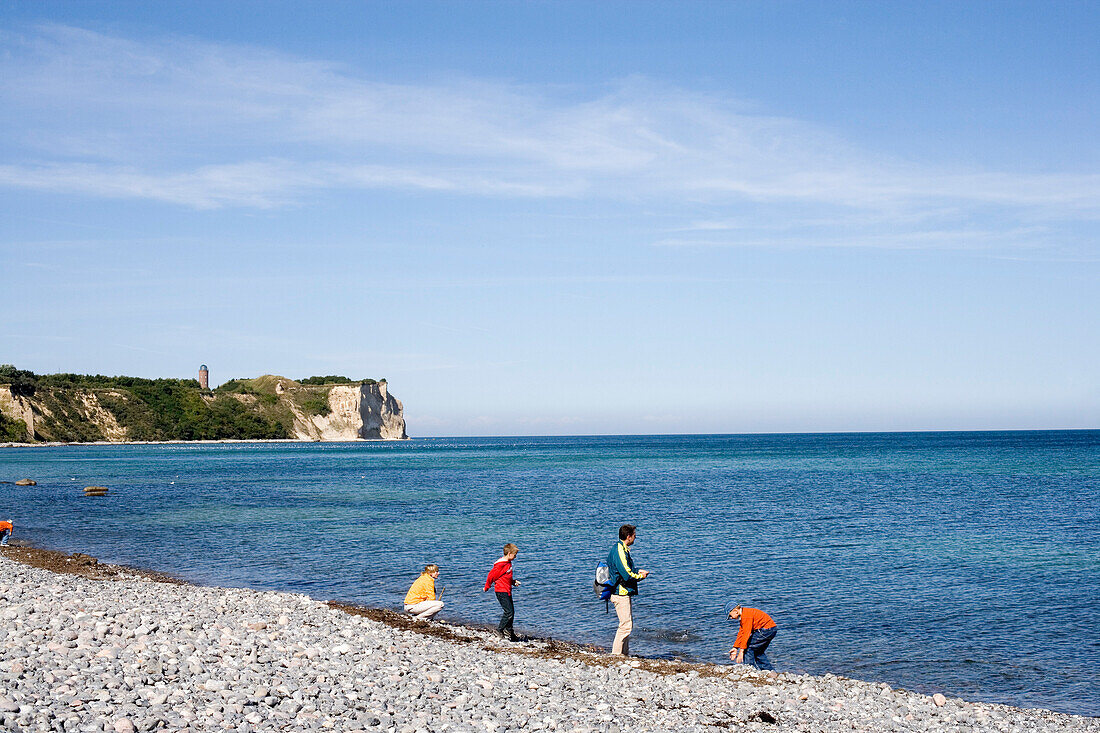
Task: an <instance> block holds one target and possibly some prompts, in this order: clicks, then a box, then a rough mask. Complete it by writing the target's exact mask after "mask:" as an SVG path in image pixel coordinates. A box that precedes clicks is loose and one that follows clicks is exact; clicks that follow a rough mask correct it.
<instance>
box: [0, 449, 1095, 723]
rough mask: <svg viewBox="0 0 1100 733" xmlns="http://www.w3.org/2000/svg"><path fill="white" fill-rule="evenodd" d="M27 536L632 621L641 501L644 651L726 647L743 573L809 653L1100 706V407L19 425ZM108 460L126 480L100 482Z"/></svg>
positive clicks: (601, 622)
mask: <svg viewBox="0 0 1100 733" xmlns="http://www.w3.org/2000/svg"><path fill="white" fill-rule="evenodd" d="M23 477H30V478H34V479H36V480H37V481H38V486H36V487H31V488H16V487H14V486H7V485H5V486H0V499H2V503H0V514H11V515H12V517H13V519H14V520H15V524H16V537H17V538H21V539H26V540H29V541H32V542H34V543H36V544H39V545H42V546H47V547H55V548H58V549H62V550H66V551H82V552H88V553H90V554H93V555H96V556H98V557H100V558H101V559H103V560H105V561H108V562H120V563H128V564H132V565H139V566H143V567H148V568H152V569H156V570H163V571H167V572H172V573H175V574H177V575H180V576H182V577H185V578H188V579H190V580H193V581H196V582H200V583H207V584H226V585H248V586H252V587H258V588H271V589H280V590H291V591H297V592H303V593H308V594H310V595H312V596H314V597H317V598H322V599H330V598H332V599H340V600H345V601H351V602H356V603H363V604H369V605H381V606H397V605H398V604H399V603H400V601H401V599H402V598H403V596H404V592H405V590H406V589H407V587H408V585H409V584H410V583H411V582H412V580H413V579H414V578H415V576H416V574H417V571H418V568H419V567H420V566H422V565H423V564H425V563H428V562H435V563H438V564H440V565H441V566H442V567H443V573H442V577H441V578H440V584H441V585H444V586H446V588H447V590H446V592H445V594H444V600H445V601H446V602H447V608H446V609H445V610H444V612H443V615H442V617H443V618H451V619H454V620H459V621H464V622H475V623H486V624H489V623H494V624H495V621H496V618H497V617H498V616H499V607H498V606H497V604H496V600H495V598H494V597H493V594H492V593H482V592H481V588H482V586H483V583H484V577H485V573H486V572H487V571H488V569H489V567H490V566H491V564H492V562H493V561H494V560H495V559H496V558H497V557H499V556H500V547H501V545H503V544H504V543H505V542H508V541H512V542H515V543H516V544H518V545H519V546H520V548H521V551H520V556H519V559H518V560H517V562H516V577H517V578H518V579H520V580H521V581H522V587H520V588H518V589H517V590H516V592H515V601H516V626H517V628H518V629H520V630H521V631H526V632H528V633H532V634H549V635H553V636H558V637H563V638H569V639H573V640H577V641H582V642H593V643H598V644H601V645H610V641H611V637H612V635H613V633H614V627H615V616H614V612H612V613H611V614H609V615H605V611H604V604H602V603H600V602H598V601H596V600H595V597H594V595H593V593H592V580H591V577H592V571H593V568H594V566H595V564H596V562H597V561H599V560H602V559H604V558H605V557H606V556H607V553H608V550H609V549H610V547H611V546H612V545H613V544H614V539H615V532H616V530H617V528H618V526H619V524H621V523H623V522H632V523H634V524H637V525H638V541H637V544H636V545H635V548H634V556H635V558H636V560H637V562H638V564H639V566H640V567H643V568H646V569H648V570H650V571H651V572H652V576H651V577H650V578H649V579H647V580H646V581H644V582H643V583H642V595H641V597H640V599H639V600H638V602H637V605H636V610H635V623H636V626H637V628H636V631H635V635H634V639H633V643H632V651H633V652H635V653H639V654H644V655H661V656H678V657H683V658H688V659H699V660H708V661H722V660H724V659H727V657H726V654H727V652H728V650H729V647H730V646H731V644H732V641H733V637H734V635H735V632H736V629H735V628H734V627H733V626H732V625H728V624H724V623H723V622H722V620H721V618H720V616H721V608H722V604H723V603H724V601H725V600H726V599H727V598H728V597H731V596H732V597H736V598H738V599H741V600H742V601H743V602H744V603H745V604H746V605H752V606H757V607H760V608H763V609H765V610H767V611H768V612H769V613H770V614H771V615H772V616H773V617H774V618H775V620H776V621H777V623H778V624H779V633H778V635H777V636H776V640H775V641H774V642H773V643H772V647H771V649H769V656H770V657H771V658H772V660H773V661H774V662H775V664H776V665H777V666H778V667H779V668H781V669H786V670H804V671H808V672H814V673H822V672H826V671H829V672H834V673H837V674H843V675H846V676H852V677H858V678H862V679H870V680H882V681H886V682H889V683H890V684H892V685H895V686H901V687H906V688H909V689H915V690H922V691H943V692H946V693H948V694H954V695H960V696H963V697H966V698H969V699H978V700H987V701H995V702H1006V703H1011V704H1016V705H1023V706H1029V707H1047V708H1052V709H1055V710H1061V711H1065V712H1074V713H1080V714H1086V715H1098V714H1100V632H1097V631H1096V626H1097V622H1098V621H1100V610H1098V608H1100V603H1098V596H1100V594H1098V592H1097V590H1096V589H1097V588H1100V534H1098V532H1097V530H1096V527H1097V520H1098V514H1100V431H1074V432H1011V433H913V434H859V435H753V436H640V437H639V436H629V437H564V438H495V439H493V438H485V439H482V438H460V439H442V438H441V439H423V440H412V441H407V442H401V443H354V444H333V443H307V444H286V443H275V444H272V443H261V444H220V445H164V446H146V445H142V446H66V447H56V448H12V449H4V450H0V480H12V481H13V480H15V479H18V478H23ZM87 484H102V485H106V486H109V487H110V489H111V493H110V495H109V496H107V497H105V498H99V499H91V498H85V497H84V496H83V494H82V492H81V489H82V488H83V486H85V485H87Z"/></svg>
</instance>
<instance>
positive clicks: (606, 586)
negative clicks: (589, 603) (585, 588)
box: [592, 562, 618, 601]
mask: <svg viewBox="0 0 1100 733" xmlns="http://www.w3.org/2000/svg"><path fill="white" fill-rule="evenodd" d="M617 581H618V578H612V577H611V568H610V567H608V565H607V563H605V562H600V563H598V564H597V565H596V579H595V581H594V582H593V583H592V590H593V591H595V593H596V595H597V596H598V597H599V599H600V600H601V601H606V600H607V599H609V598H611V592H612V591H613V590H615V586H616V584H617Z"/></svg>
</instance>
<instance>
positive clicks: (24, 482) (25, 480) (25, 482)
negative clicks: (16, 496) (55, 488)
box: [15, 478, 38, 486]
mask: <svg viewBox="0 0 1100 733" xmlns="http://www.w3.org/2000/svg"><path fill="white" fill-rule="evenodd" d="M15 485H16V486H38V482H37V481H35V480H34V479H30V478H21V479H19V480H18V481H16V482H15Z"/></svg>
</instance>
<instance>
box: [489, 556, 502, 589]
mask: <svg viewBox="0 0 1100 733" xmlns="http://www.w3.org/2000/svg"><path fill="white" fill-rule="evenodd" d="M502 575H504V563H502V562H498V563H496V564H495V565H493V569H492V570H490V571H489V577H487V578H486V579H485V590H489V586H491V585H492V584H493V583H495V582H497V578H499V577H500V576H502Z"/></svg>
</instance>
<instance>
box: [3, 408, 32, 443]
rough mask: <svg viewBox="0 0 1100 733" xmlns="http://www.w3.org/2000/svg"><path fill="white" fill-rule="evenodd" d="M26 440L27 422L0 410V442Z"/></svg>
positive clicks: (21, 441)
mask: <svg viewBox="0 0 1100 733" xmlns="http://www.w3.org/2000/svg"><path fill="white" fill-rule="evenodd" d="M26 440H27V423H25V422H23V421H22V420H17V419H16V418H13V417H8V416H7V415H5V414H4V413H2V412H0V443H23V442H25V441H26Z"/></svg>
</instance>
